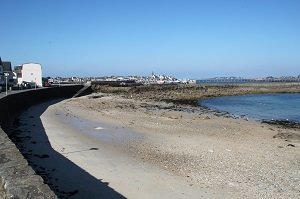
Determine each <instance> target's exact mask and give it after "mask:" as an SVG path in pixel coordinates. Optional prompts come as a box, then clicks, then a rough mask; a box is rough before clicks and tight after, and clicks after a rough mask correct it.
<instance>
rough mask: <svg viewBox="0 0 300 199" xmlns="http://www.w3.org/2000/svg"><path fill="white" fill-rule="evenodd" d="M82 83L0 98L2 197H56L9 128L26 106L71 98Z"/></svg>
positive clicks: (0, 184) (0, 174) (0, 181)
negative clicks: (36, 172) (31, 165)
mask: <svg viewBox="0 0 300 199" xmlns="http://www.w3.org/2000/svg"><path fill="white" fill-rule="evenodd" d="M82 87H83V86H81V85H75V86H63V87H54V88H44V89H38V90H28V91H22V92H18V93H15V94H11V95H8V96H5V97H2V98H0V127H1V128H0V198H4V199H6V198H20V199H21V198H24V199H25V198H57V197H56V195H55V194H54V192H53V191H52V190H51V189H50V188H49V186H48V185H46V184H44V182H43V179H42V178H41V177H40V176H39V175H37V174H35V172H34V171H33V169H32V168H31V167H30V166H28V162H27V160H26V159H25V158H24V157H23V156H22V154H21V153H20V151H19V150H18V149H17V147H16V146H15V144H14V143H13V142H12V141H11V140H10V139H9V138H8V136H7V134H6V133H5V129H8V128H9V127H10V126H11V124H12V123H13V122H14V120H15V118H16V117H17V116H18V115H19V114H20V113H21V112H22V111H23V110H24V109H26V108H28V107H30V106H32V105H34V104H37V103H41V102H44V101H47V100H51V99H57V98H70V97H72V96H73V95H74V94H75V93H77V92H78V91H79V90H80V89H81V88H82Z"/></svg>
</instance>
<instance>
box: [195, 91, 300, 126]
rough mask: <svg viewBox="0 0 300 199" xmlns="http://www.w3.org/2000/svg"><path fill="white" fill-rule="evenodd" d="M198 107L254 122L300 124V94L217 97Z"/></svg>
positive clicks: (201, 102)
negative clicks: (275, 121) (269, 121)
mask: <svg viewBox="0 0 300 199" xmlns="http://www.w3.org/2000/svg"><path fill="white" fill-rule="evenodd" d="M199 103H200V105H202V106H205V107H208V108H210V109H213V110H218V111H225V112H228V113H230V114H232V115H234V116H237V117H247V118H250V119H254V120H288V121H291V122H300V94H259V95H241V96H227V97H217V98H211V99H206V100H202V101H200V102H199Z"/></svg>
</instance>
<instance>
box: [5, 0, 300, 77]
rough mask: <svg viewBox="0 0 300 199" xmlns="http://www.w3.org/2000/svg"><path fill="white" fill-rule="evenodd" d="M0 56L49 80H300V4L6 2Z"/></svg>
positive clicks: (274, 0)
mask: <svg viewBox="0 0 300 199" xmlns="http://www.w3.org/2000/svg"><path fill="white" fill-rule="evenodd" d="M0 7H1V9H0V13H1V17H0V26H1V28H0V30H1V31H0V56H1V58H2V60H3V61H5V60H7V61H11V62H12V65H13V66H15V65H19V64H22V63H29V62H34V63H40V64H41V65H42V67H43V76H53V77H56V76H63V77H68V76H80V77H89V76H106V75H150V74H151V73H152V72H154V73H156V74H166V75H171V76H175V77H178V78H192V79H202V78H210V77H222V76H236V77H265V76H276V77H278V76H298V75H300V11H299V10H300V1H299V0H226V1H225V0H0Z"/></svg>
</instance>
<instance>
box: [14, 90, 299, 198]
mask: <svg viewBox="0 0 300 199" xmlns="http://www.w3.org/2000/svg"><path fill="white" fill-rule="evenodd" d="M26 124H27V125H26ZM29 124H30V125H29ZM17 131H20V132H22V133H21V134H20V135H21V136H22V137H23V138H24V137H25V138H26V136H29V135H30V134H31V136H32V133H33V132H34V133H35V132H36V136H32V137H34V139H35V140H34V141H32V138H27V139H25V138H24V139H23V140H25V141H23V145H22V146H21V148H22V149H23V153H25V154H27V156H28V157H27V158H28V159H29V162H30V164H32V165H34V166H35V168H36V171H38V172H39V171H40V172H42V174H43V175H42V176H43V177H44V179H45V180H46V181H48V183H49V184H50V186H52V189H56V193H57V194H58V195H60V196H61V197H72V198H82V197H85V198H99V196H102V197H105V198H124V197H125V198H299V196H300V184H299V180H300V150H299V146H300V142H299V137H300V133H299V129H289V128H280V127H276V126H271V125H269V124H262V123H260V122H255V121H245V120H242V119H233V118H231V117H228V116H226V115H219V116H216V114H215V113H213V112H212V111H210V110H207V109H203V108H202V107H190V106H178V105H174V104H172V103H166V102H157V101H143V100H138V99H130V98H124V97H122V96H119V95H113V94H104V93H97V94H92V95H89V96H85V97H80V98H73V99H68V100H64V101H55V102H48V103H45V104H41V105H37V106H34V107H32V108H30V109H28V110H27V111H26V112H24V114H23V115H22V117H21V118H20V124H19V127H18V129H17ZM38 134H41V135H40V136H38ZM278 135H282V136H278ZM284 135H293V136H291V138H288V136H286V137H285V136H284ZM41 143H46V144H41ZM37 151H38V153H39V154H36V153H37ZM41 158H42V159H43V161H41Z"/></svg>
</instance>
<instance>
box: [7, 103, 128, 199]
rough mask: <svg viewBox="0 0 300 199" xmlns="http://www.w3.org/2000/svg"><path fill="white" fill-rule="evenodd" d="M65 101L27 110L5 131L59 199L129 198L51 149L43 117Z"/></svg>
mask: <svg viewBox="0 0 300 199" xmlns="http://www.w3.org/2000/svg"><path fill="white" fill-rule="evenodd" d="M61 100H62V99H58V100H51V101H47V102H44V103H41V104H38V105H36V106H32V107H30V108H29V109H27V110H25V111H24V112H23V113H22V114H21V115H20V116H19V117H18V118H16V119H15V120H14V122H13V125H12V126H11V128H8V129H6V130H5V131H6V133H7V134H8V136H9V138H10V139H11V140H12V141H13V142H14V143H15V145H16V146H17V148H18V149H19V150H20V152H21V153H22V154H23V156H24V157H25V158H26V159H27V161H28V163H29V165H30V166H31V167H32V168H33V170H34V171H35V172H36V173H37V174H38V175H40V176H41V177H42V178H43V179H44V182H45V183H46V184H48V185H49V187H50V188H51V189H52V190H53V191H54V192H55V194H56V195H57V197H58V198H125V197H124V196H123V195H121V194H120V193H118V192H117V191H115V190H114V189H112V188H110V187H109V183H108V182H103V181H102V180H101V179H97V178H95V177H94V176H92V175H90V174H89V173H88V172H86V171H85V170H83V169H82V168H80V167H79V166H77V165H76V164H75V163H73V162H72V161H70V160H69V159H67V158H66V157H64V156H63V155H61V154H60V153H58V152H57V151H55V150H54V149H53V148H52V147H51V145H50V142H49V139H48V136H47V134H46V132H45V129H44V126H43V124H42V121H41V119H40V116H41V115H42V114H43V113H44V111H45V110H46V109H47V108H48V107H49V106H50V105H52V104H55V103H58V102H59V101H61ZM88 150H97V148H90V149H88Z"/></svg>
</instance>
